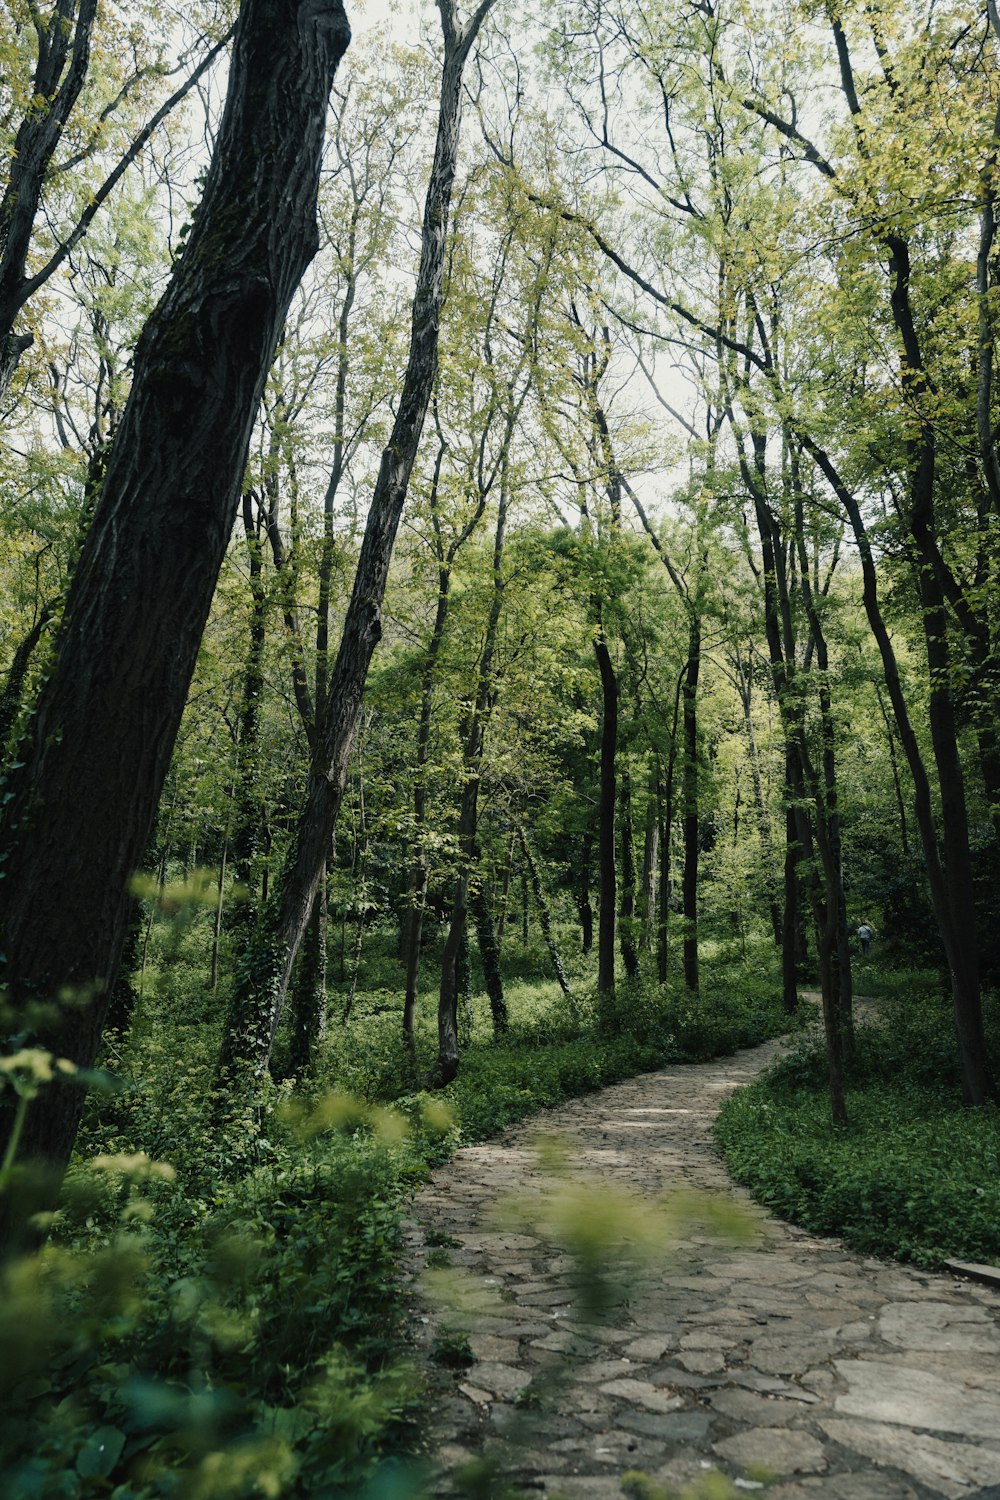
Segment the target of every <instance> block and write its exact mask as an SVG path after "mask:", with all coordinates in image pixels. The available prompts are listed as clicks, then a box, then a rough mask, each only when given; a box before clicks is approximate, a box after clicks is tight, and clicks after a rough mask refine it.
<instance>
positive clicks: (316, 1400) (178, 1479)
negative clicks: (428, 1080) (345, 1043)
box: [0, 1106, 417, 1500]
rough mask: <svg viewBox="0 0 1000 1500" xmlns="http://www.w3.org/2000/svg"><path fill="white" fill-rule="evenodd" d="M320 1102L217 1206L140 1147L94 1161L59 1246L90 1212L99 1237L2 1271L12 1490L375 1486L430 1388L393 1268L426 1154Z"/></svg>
mask: <svg viewBox="0 0 1000 1500" xmlns="http://www.w3.org/2000/svg"><path fill="white" fill-rule="evenodd" d="M319 1113H320V1111H319V1110H318V1109H314V1110H312V1111H311V1112H309V1113H308V1114H306V1115H303V1112H302V1111H301V1110H299V1111H293V1112H292V1113H291V1114H287V1113H286V1116H285V1119H284V1123H283V1124H282V1123H278V1124H277V1126H276V1129H275V1132H274V1133H275V1136H276V1140H275V1142H274V1144H273V1147H272V1155H273V1161H272V1164H271V1165H269V1166H267V1167H263V1168H258V1169H257V1170H256V1171H254V1172H251V1173H250V1174H248V1175H246V1176H244V1177H243V1178H242V1179H241V1180H240V1181H239V1182H238V1183H237V1184H236V1185H235V1186H234V1187H232V1188H231V1189H229V1190H223V1191H219V1189H218V1185H217V1189H216V1193H215V1196H214V1201H212V1202H210V1203H206V1202H204V1201H201V1202H199V1201H197V1200H195V1199H192V1198H187V1199H184V1198H183V1197H182V1196H181V1192H180V1185H179V1184H178V1183H177V1182H176V1181H175V1174H174V1173H173V1171H172V1170H170V1169H167V1168H165V1167H164V1166H163V1165H162V1164H157V1163H153V1162H150V1161H149V1159H148V1158H147V1157H145V1156H143V1155H140V1154H137V1155H135V1156H132V1157H128V1156H106V1157H104V1158H103V1159H101V1158H99V1159H98V1160H97V1161H96V1162H95V1163H94V1166H96V1167H97V1168H99V1175H100V1178H101V1181H100V1182H99V1183H98V1185H97V1188H96V1190H94V1191H90V1192H89V1193H87V1192H84V1191H83V1185H82V1183H81V1178H82V1177H83V1176H84V1175H85V1172H86V1169H85V1168H83V1167H82V1166H81V1167H80V1168H78V1169H76V1171H75V1173H74V1179H73V1180H72V1181H71V1183H70V1185H69V1192H68V1197H67V1204H66V1207H65V1208H64V1209H63V1211H62V1214H61V1219H62V1238H63V1239H64V1240H65V1239H66V1238H67V1237H68V1234H69V1228H70V1221H76V1222H78V1223H79V1221H80V1220H81V1218H82V1222H83V1229H84V1232H87V1231H88V1230H89V1235H90V1245H89V1247H88V1248H84V1247H83V1246H82V1245H81V1244H80V1230H78V1231H77V1234H76V1240H77V1246H79V1248H77V1247H76V1246H74V1247H71V1246H69V1245H67V1244H65V1243H62V1244H60V1243H53V1244H52V1245H51V1246H50V1247H49V1248H48V1249H47V1250H46V1251H44V1252H43V1253H42V1254H41V1255H38V1256H33V1257H28V1258H26V1259H23V1260H20V1261H17V1262H14V1263H12V1264H11V1265H9V1266H8V1267H7V1269H6V1272H5V1278H4V1280H5V1285H4V1295H3V1298H2V1307H3V1315H2V1320H0V1371H2V1376H0V1379H2V1382H3V1390H2V1392H0V1396H2V1418H0V1451H2V1456H3V1462H4V1472H5V1474H6V1475H7V1476H8V1484H9V1486H12V1487H10V1488H8V1490H7V1491H6V1493H11V1494H16V1495H18V1496H20V1495H24V1496H28V1495H38V1496H43V1497H48V1496H50V1495H51V1496H56V1495H58V1496H68V1497H73V1500H75V1497H77V1496H79V1497H83V1496H89V1495H98V1494H104V1493H108V1492H109V1490H110V1488H111V1487H112V1485H114V1484H117V1485H120V1486H122V1488H121V1490H120V1491H118V1493H120V1494H121V1495H122V1496H124V1495H128V1496H136V1497H138V1496H147V1495H148V1496H160V1495H163V1496H167V1495H175V1494H179V1493H183V1494H185V1495H188V1494H191V1495H198V1496H205V1497H209V1496H211V1497H216V1496H223V1495H225V1496H238V1495H244V1494H245V1495H250V1494H261V1493H263V1494H272V1495H277V1494H279V1493H280V1494H287V1495H296V1494H316V1493H320V1492H321V1493H323V1494H329V1495H338V1494H343V1495H345V1496H346V1495H353V1494H356V1493H357V1492H358V1488H359V1486H360V1484H361V1483H362V1482H363V1481H364V1478H365V1476H366V1475H367V1474H368V1473H369V1472H370V1471H371V1470H372V1468H373V1465H374V1463H375V1462H376V1455H377V1451H378V1448H379V1446H381V1445H384V1444H385V1442H386V1441H387V1436H388V1435H389V1434H391V1433H393V1432H397V1433H399V1434H402V1433H403V1432H404V1431H405V1430H406V1425H407V1422H408V1421H409V1419H410V1417H409V1414H410V1410H411V1408H412V1405H413V1401H414V1396H415V1385H414V1380H413V1377H412V1376H411V1375H410V1373H409V1372H408V1370H407V1368H406V1366H405V1364H403V1363H401V1362H400V1360H399V1358H398V1349H399V1344H400V1334H401V1317H402V1300H401V1296H400V1292H399V1288H398V1284H397V1279H396V1265H397V1262H398V1257H399V1251H400V1239H399V1234H400V1212H401V1202H402V1197H403V1193H404V1191H405V1188H406V1185H407V1184H408V1183H409V1182H410V1181H412V1177H413V1173H414V1171H415V1170H416V1166H417V1162H416V1159H415V1157H414V1154H413V1151H412V1149H411V1148H410V1146H409V1145H408V1144H407V1142H406V1141H405V1131H404V1130H399V1131H396V1132H392V1131H390V1130H389V1129H388V1124H389V1122H388V1121H386V1120H384V1119H383V1118H382V1116H381V1115H380V1114H378V1113H372V1112H366V1111H365V1110H363V1109H361V1108H359V1107H357V1106H355V1107H354V1109H353V1113H352V1116H351V1118H350V1119H349V1120H348V1119H345V1118H344V1112H343V1110H342V1109H340V1108H339V1107H334V1106H331V1107H328V1108H327V1109H326V1110H325V1112H323V1113H322V1120H321V1121H317V1115H318V1114H319ZM389 1136H394V1137H395V1138H393V1139H388V1138H387V1137H389ZM91 1170H92V1169H91ZM92 1175H93V1174H92ZM139 1186H141V1188H142V1196H141V1197H139V1196H137V1195H136V1190H137V1188H138V1187H139ZM28 1328H30V1329H31V1330H32V1336H31V1338H30V1339H27V1338H25V1330H26V1329H28Z"/></svg>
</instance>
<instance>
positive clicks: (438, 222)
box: [220, 0, 492, 1075]
mask: <svg viewBox="0 0 1000 1500" xmlns="http://www.w3.org/2000/svg"><path fill="white" fill-rule="evenodd" d="M491 4H492V0H480V4H479V7H478V9H477V10H476V11H475V13H474V15H473V17H472V19H471V21H470V22H469V23H468V25H467V26H466V27H465V28H464V29H462V28H459V27H458V25H457V23H456V21H455V16H454V11H453V6H452V4H451V0H439V6H440V10H441V19H442V26H443V29H444V37H445V57H444V68H443V73H442V80H441V104H440V111H439V115H438V129H437V138H436V142H435V147H434V160H433V163H432V166H431V175H430V181H429V183H428V187H427V195H426V200H425V207H424V222H423V231H422V237H421V258H420V267H419V270H418V273H417V289H416V294H415V296H414V301H413V315H412V322H411V329H410V353H409V360H408V363H407V369H406V375H405V378H404V381H403V389H402V391H401V393H400V399H399V405H398V407H397V410H396V419H395V421H394V423H393V428H392V433H391V435H390V439H389V442H388V444H387V446H386V448H385V449H384V451H383V454H382V461H381V465H380V467H379V473H378V478H377V480H376V483H375V493H374V495H373V497H372V504H371V509H370V511H369V513H368V521H367V524H366V526H365V534H364V538H363V540H362V544H361V554H360V557H359V558H358V565H357V570H356V573H355V579H354V589H353V591H352V594H351V600H350V603H349V605H348V608H347V614H346V617H345V620H344V629H343V634H342V635H341V640H340V648H339V650H338V652H337V659H336V662H335V664H334V668H333V672H332V673H331V676H330V685H329V692H328V695H327V703H326V707H325V716H324V717H325V722H324V724H323V726H322V729H321V732H320V733H319V735H318V743H317V750H316V755H315V759H314V766H313V770H312V774H311V776H310V782H309V791H308V795H307V798H306V802H305V806H304V807H303V809H302V812H301V814H300V816H299V819H298V824H297V827H296V830H295V835H294V838H293V840H292V846H291V848H290V850H289V855H288V858H287V860H286V864H285V870H284V874H283V878H282V881H281V888H280V891H279V893H278V896H277V899H276V902H275V906H274V909H273V910H269V911H267V912H265V913H264V914H263V917H262V922H261V927H260V930H259V932H258V933H257V934H256V935H255V939H254V942H253V948H254V953H255V962H253V963H247V964H245V965H244V967H243V982H242V983H241V985H240V986H239V993H238V995H237V1004H236V1006H235V1007H234V1014H233V1024H232V1025H231V1026H230V1027H229V1029H228V1035H227V1038H226V1042H225V1045H224V1047H223V1051H222V1056H221V1059H220V1063H221V1067H222V1068H223V1069H224V1070H231V1069H233V1068H238V1067H243V1066H246V1067H249V1069H250V1071H251V1073H253V1074H256V1075H259V1074H260V1073H261V1072H263V1071H264V1070H265V1069H266V1067H267V1063H268V1059H269V1057H270V1052H271V1045H272V1043H273V1040H274V1033H275V1029H276V1027H277V1024H278V1019H279V1016H280V1014H281V1010H282V1006H283V1004H284V999H285V995H286V993H287V989H288V983H289V979H290V977H291V971H292V966H293V964H294V962H295V955H296V953H297V952H298V947H299V943H300V942H301V940H302V934H303V932H304V930H305V925H306V922H307V920H308V916H309V912H310V910H311V908H312V903H313V899H314V896H315V891H316V885H317V882H318V880H319V875H320V871H321V870H322V867H323V862H324V860H325V859H326V857H327V855H328V853H329V851H330V848H331V846H332V843H333V837H334V830H335V829H336V826H337V818H338V815H339V813H340V806H341V802H342V799H343V794H344V783H345V780H346V776H347V765H348V760H349V758H350V753H351V745H352V743H353V741H354V735H355V732H356V729H357V723H358V717H359V715H360V712H361V701H362V695H363V693H364V687H365V681H366V679H367V676H368V667H369V664H370V662H371V658H372V654H373V652H374V650H375V647H376V646H377V644H378V642H379V640H380V638H381V635H382V602H383V599H384V597H385V585H386V580H387V578H388V574H389V562H390V559H391V556H392V549H393V544H394V542H395V539H396V532H397V530H398V527H399V521H400V517H401V515H402V510H403V504H404V501H405V499H406V492H407V488H408V486H409V481H410V474H411V471H412V469H413V463H414V460H415V458H416V454H417V447H418V445H419V442H420V434H421V431H422V429H423V424H424V418H425V416H426V414H427V408H428V405H429V403H430V398H431V392H432V390H433V388H434V378H435V374H436V370H437V354H438V325H439V319H440V311H441V302H442V288H443V277H444V264H445V247H446V243H447V236H448V219H449V210H450V205H451V193H452V187H453V184H454V180H455V169H456V165H457V159H458V141H459V125H460V118H461V98H462V71H463V68H464V65H465V61H466V58H467V56H468V53H469V50H470V49H471V47H472V44H473V41H474V40H475V37H476V35H477V34H478V31H479V27H480V25H481V24H482V21H483V19H484V18H485V16H486V14H487V12H488V11H489V9H490V5H491Z"/></svg>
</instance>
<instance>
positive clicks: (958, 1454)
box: [820, 1419, 1000, 1500]
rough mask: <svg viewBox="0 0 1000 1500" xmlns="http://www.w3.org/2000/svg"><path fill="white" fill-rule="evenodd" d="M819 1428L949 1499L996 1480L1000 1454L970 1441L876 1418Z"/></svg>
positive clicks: (955, 1499)
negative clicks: (953, 1439)
mask: <svg viewBox="0 0 1000 1500" xmlns="http://www.w3.org/2000/svg"><path fill="white" fill-rule="evenodd" d="M820 1426H821V1427H822V1428H823V1431H824V1432H825V1433H826V1434H827V1436H828V1437H831V1438H832V1439H833V1440H834V1442H835V1443H840V1444H841V1446H842V1447H844V1448H848V1449H851V1450H852V1451H853V1452H855V1453H862V1454H864V1456H865V1457H866V1458H871V1459H874V1460H875V1462H876V1463H878V1464H882V1465H884V1466H885V1467H886V1468H889V1469H898V1470H900V1471H902V1473H904V1474H908V1475H910V1476H911V1477H912V1478H913V1479H916V1480H917V1481H918V1482H919V1483H920V1484H926V1485H927V1486H928V1488H930V1489H932V1490H934V1491H935V1492H936V1493H937V1494H940V1495H945V1496H947V1497H948V1500H960V1497H961V1496H967V1495H969V1492H970V1489H971V1487H972V1486H973V1485H975V1486H977V1487H982V1486H984V1485H988V1484H995V1483H996V1482H997V1481H998V1480H1000V1452H996V1451H994V1452H992V1453H990V1452H986V1451H984V1450H983V1449H982V1448H980V1447H978V1446H975V1445H973V1444H971V1443H961V1442H950V1443H949V1442H944V1441H942V1439H941V1438H936V1437H932V1436H930V1434H928V1433H916V1432H910V1431H907V1430H905V1429H902V1428H899V1427H890V1426H888V1425H886V1424H884V1423H878V1422H860V1421H852V1422H842V1421H838V1420H836V1419H832V1420H829V1421H823V1422H821V1423H820Z"/></svg>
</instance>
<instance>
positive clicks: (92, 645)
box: [0, 0, 350, 1240]
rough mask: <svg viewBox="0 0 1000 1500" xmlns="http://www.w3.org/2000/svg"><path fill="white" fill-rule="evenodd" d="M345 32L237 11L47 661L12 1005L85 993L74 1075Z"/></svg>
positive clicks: (308, 248) (87, 1050)
mask: <svg viewBox="0 0 1000 1500" xmlns="http://www.w3.org/2000/svg"><path fill="white" fill-rule="evenodd" d="M349 39H350V31H349V28H348V26H347V22H346V19H345V16H344V11H343V7H342V5H341V4H340V3H339V0H327V3H320V0H245V4H244V6H243V8H242V10H241V14H240V20H239V23H238V27H237V33H236V41H235V48H234V56H233V63H232V69H231V73H230V82H229V90H228V94H227V99H226V105H225V109H224V113H223V118H222V121H221V124H220V127H219V134H218V137H217V143H216V149H215V152H214V155H213V159H212V164H211V166H210V168H209V172H208V177H207V181H206V185H205V191H204V196H203V199H202V203H201V205H200V207H199V209H198V211H197V213H196V215H195V221H194V224H193V227H192V230H191V234H190V237H189V240H188V243H187V245H186V247H185V250H184V253H183V255H182V256H181V259H180V261H179V263H178V265H177V267H176V269H175V271H174V274H173V276H172V278H171V281H170V283H169V285H168V287H167V290H166V292H165V294H164V297H163V299H162V301H161V302H160V304H159V306H158V307H157V308H156V310H155V311H154V312H153V314H152V315H151V317H150V319H149V321H148V323H147V324H146V327H145V329H144V330H143V333H142V335H141V337H140V339H139V343H138V345H137V348H136V352H135V357H134V364H133V369H134V373H133V384H132V390H131V394H130V396H129V400H128V403H127V405H126V408H125V411H124V413H123V416H122V419H121V423H120V425H119V427H118V431H117V434H116V437H115V441H114V445H113V448H112V452H111V454H110V457H109V460H108V468H107V474H106V476H105V482H104V486H103V491H102V494H101V499H100V502H99V504H98V507H97V511H96V514H95V517H94V521H93V525H92V527H91V530H90V532H89V535H88V537H87V541H86V544H85V546H84V550H83V553H82V555H81V557H80V561H79V564H78V566H77V570H76V574H75V576H74V579H73V584H72V587H71V589H70V593H69V597H68V599H67V604H66V611H65V617H64V621H63V627H62V631H61V635H60V642H59V650H58V657H57V660H56V663H55V666H54V668H53V671H52V674H51V676H50V678H49V680H48V683H47V684H46V687H45V688H44V690H43V692H42V693H41V695H40V697H39V701H38V706H37V709H36V713H35V717H34V721H33V726H32V743H31V745H30V747H29V748H28V749H27V751H26V753H25V756H24V759H25V766H24V769H23V771H22V772H20V773H18V776H17V780H16V783H15V784H14V785H13V786H12V790H13V791H14V793H15V795H14V796H13V798H12V800H11V801H10V802H9V803H8V805H7V809H6V811H5V816H4V820H3V824H2V827H0V846H2V849H3V852H4V854H5V856H6V860H7V863H6V877H5V879H4V880H3V881H2V882H0V927H2V930H3V935H4V938H5V947H6V954H7V965H6V973H5V976H4V978H5V982H6V984H7V986H8V993H9V995H10V998H11V1000H12V1001H13V1003H14V1004H15V1006H17V1007H18V1008H19V1010H20V1011H21V1012H22V1015H23V1016H24V1017H25V1019H26V1020H29V1021H30V1016H29V1011H30V1007H31V1005H32V1003H33V1002H34V1001H36V1000H48V999H50V998H51V997H52V996H53V995H57V994H60V993H61V992H62V991H64V990H65V989H70V990H72V991H74V992H75V993H76V994H77V995H78V996H79V997H80V998H79V1000H78V1002H77V1003H76V1004H75V1005H74V1006H72V1007H71V1008H68V1009H67V1010H66V1012H65V1015H64V1018H63V1020H62V1021H61V1022H60V1023H58V1024H56V1025H54V1026H45V1027H44V1028H42V1029H41V1030H40V1033H39V1038H38V1039H39V1041H41V1042H42V1043H43V1045H45V1046H47V1047H49V1048H50V1049H51V1050H52V1051H54V1052H56V1053H59V1054H61V1055H65V1056H68V1057H69V1058H71V1059H72V1060H73V1061H75V1062H77V1063H79V1064H81V1065H82V1066H84V1067H86V1066H89V1065H90V1064H91V1063H92V1061H93V1058H94V1055H95V1053H96V1050H97V1046H98V1042H99V1039H100V1035H101V1029H102V1026H103V1023H104V1016H105V1009H106V1005H107V994H108V989H109V986H110V984H111V982H112V980H113V978H114V974H115V971H116V969H117V965H118V958H119V954H120V952H121V947H122V942H123V939H124V936H125V931H126V927H127V922H128V885H129V880H130V877H131V875H132V872H133V870H134V869H135V868H136V867H137V865H138V864H139V861H140V859H141V857H142V853H143V850H144V848H145V846H146V842H147V839H148V835H149V830H150V826H151V824H152V820H153V817H154V815H155V811H156V806H157V801H158V798H159V795H160V791H161V788H162V786H163V781H164V777H165V775H166V771H167V767H168V764H169V760H170V755H171V751H172V749H173V744H174V740H175V737H176V734H177V728H178V725H179V722H180V716H181V713H182V711H183V707H184V702H185V698H186V695H187V689H188V685H189V683H190V679H191V674H192V672H193V669H194V664H195V659H196V656H197V652H198V646H199V642H200V640H201V634H202V630H203V628H204V623H205V620H206V618H207V615H208V610H209V607H210V604H211V600H212V595H213V592H214V589H215V583H216V579H217V576H218V572H219V567H220V565H221V562H222V558H223V556H224V553H225V549H226V546H227V543H228V541H229V537H230V535H231V531H232V525H233V520H234V517H235V511H236V506H237V503H238V499H239V487H240V483H241V480H242V477H243V470H244V465H245V462H246V454H247V449H248V445H249V437H250V431H251V427H252V424H253V421H254V417H255V415H256V411H257V407H258V404H259V401H260V396H261V392H262V389H263V385H264V380H265V377H266V374H267V370H268V366H269V365H270V362H271V359H272V356H273V353H274V349H275V346H276V343H277V340H278V336H279V334H280V331H281V328H282V326H283V323H284V318H285V313H286V310H287V307H288V304H289V302H290V300H291V297H292V294H293V293H294V291H295V288H296V286H297V285H298V282H299V280H300V278H301V276H302V272H303V270H304V269H305V267H306V265H307V264H308V262H309V260H310V259H311V257H312V255H313V254H314V252H315V249H316V243H317V232H316V224H315V205H316V196H317V191H318V184H319V169H320V159H321V154H322V148H323V138H324V130H325V123H326V107H327V97H328V94H329V89H330V85H331V83H332V79H333V75H334V72H335V69H336V67H337V64H338V62H339V60H340V58H341V56H342V55H343V53H344V50H345V48H346V47H347V44H348V41H349ZM112 747H113V749H112ZM81 788H86V795H85V796H82V795H81ZM81 1104H82V1091H81V1090H79V1089H74V1088H70V1087H66V1086H59V1087H56V1088H53V1089H50V1090H49V1091H48V1092H47V1093H46V1094H45V1095H44V1096H43V1097H41V1099H40V1100H39V1102H38V1103H37V1104H36V1106H35V1107H34V1108H33V1109H32V1111H31V1113H30V1116H29V1120H28V1123H27V1127H26V1131H25V1135H24V1137H23V1145H22V1152H23V1154H24V1155H25V1156H27V1157H45V1158H48V1159H50V1160H51V1161H53V1162H54V1163H56V1164H57V1175H58V1168H59V1166H61V1164H63V1163H64V1162H65V1161H66V1160H67V1159H68V1156H69V1152H70V1150H71V1148H72V1143H73V1139H74V1136H75V1133H76V1127H77V1122H78V1119H79V1114H80V1109H81ZM9 1236H10V1226H8V1240H9Z"/></svg>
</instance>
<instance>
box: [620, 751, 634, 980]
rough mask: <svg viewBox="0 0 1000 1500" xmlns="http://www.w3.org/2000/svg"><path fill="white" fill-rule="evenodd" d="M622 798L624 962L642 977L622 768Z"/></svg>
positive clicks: (628, 785) (628, 798)
mask: <svg viewBox="0 0 1000 1500" xmlns="http://www.w3.org/2000/svg"><path fill="white" fill-rule="evenodd" d="M618 796H619V802H620V804H621V810H622V824H621V830H622V831H621V840H622V909H621V949H622V963H623V964H624V965H625V973H626V974H627V975H628V977H629V979H638V977H639V955H638V953H637V952H636V946H635V884H636V881H635V843H634V838H635V834H634V830H633V827H632V778H631V777H630V775H629V773H628V771H627V770H625V769H623V770H622V773H621V777H620V779H619V794H618Z"/></svg>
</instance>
